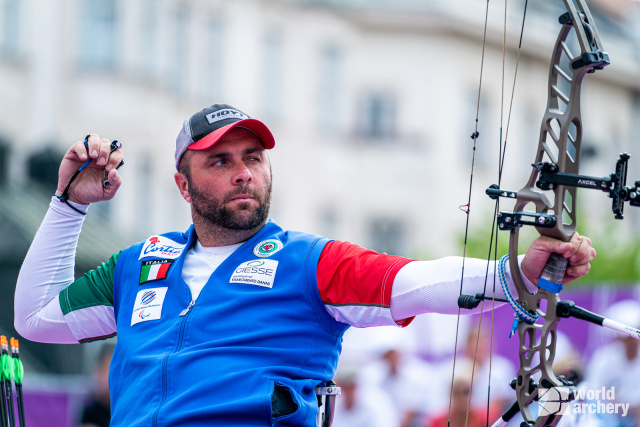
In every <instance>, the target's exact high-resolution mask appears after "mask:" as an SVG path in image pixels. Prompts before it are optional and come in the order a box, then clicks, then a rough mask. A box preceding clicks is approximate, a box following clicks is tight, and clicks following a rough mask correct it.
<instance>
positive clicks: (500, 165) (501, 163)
mask: <svg viewBox="0 0 640 427" xmlns="http://www.w3.org/2000/svg"><path fill="white" fill-rule="evenodd" d="M527 4H528V0H525V6H524V14H523V18H522V28H521V31H520V41H519V45H518V54H517V59H516V66H515V72H514V78H513V87H512V90H511V100H510V104H509V113H508V118H507V126H506V132H505V139H504V144H503V142H502V134H503V128H504V127H503V118H504V89H505V64H506V32H507V1H506V0H505V12H504V30H503V48H502V50H503V53H502V79H501V86H502V94H501V101H500V136H499V145H500V147H499V151H498V186H499V185H500V182H501V179H502V170H503V166H504V157H505V152H506V145H507V137H508V134H509V125H510V122H511V112H512V108H513V99H514V93H515V86H516V79H517V74H518V65H519V62H520V54H521V49H522V37H523V33H524V24H525V18H526V12H527ZM488 14H489V0H487V8H486V13H485V25H484V35H483V43H482V58H481V65H480V81H479V84H478V98H477V99H478V100H477V105H476V119H475V131H474V133H473V134H472V135H471V137H472V139H473V155H472V160H471V173H470V179H469V199H468V203H467V205H466V206H467V207H468V208H467V212H466V213H467V214H468V213H469V211H470V209H469V207H470V205H471V193H472V187H473V171H474V165H475V154H476V142H477V138H478V137H479V133H478V123H479V111H480V97H481V92H482V77H483V70H484V57H485V51H486V40H487V25H488ZM498 212H499V199H496V204H495V210H494V218H496V215H497V213H498ZM495 226H496V222H495V220H492V228H491V236H490V243H489V253H488V256H487V271H486V273H485V283H484V290H483V295H486V288H487V281H488V270H489V264H490V260H491V250H492V246H493V250H494V260H496V259H497V247H498V233H495ZM468 232H469V215H467V219H466V227H465V237H464V249H463V259H462V275H461V279H460V295H462V289H463V283H464V267H465V260H466V251H467V241H468ZM494 236H495V246H494V245H493V240H494ZM496 268H497V267H496V265H495V264H494V281H493V295H494V296H495V289H496V281H495V276H496V271H495V270H496ZM460 310H461V309H460V307H458V318H457V325H456V339H455V348H454V356H453V371H452V375H451V388H450V394H449V417H448V422H447V425H448V426H450V423H451V410H452V401H453V383H454V379H455V366H456V356H457V347H458V335H459V328H460ZM494 311H495V299H492V307H491V337H490V347H489V379H488V380H489V386H488V390H487V426H488V425H489V406H490V395H491V364H492V357H493V325H494ZM482 312H484V298H483V299H482V305H481V308H480V313H482ZM481 327H482V316H481V317H480V321H479V323H478V333H477V334H476V348H475V353H474V360H473V368H472V372H471V384H470V393H469V400H468V404H467V412H466V419H465V426H466V425H467V424H468V420H469V412H470V408H471V396H472V391H473V378H474V373H475V365H476V360H477V353H478V345H479V340H480V331H481Z"/></svg>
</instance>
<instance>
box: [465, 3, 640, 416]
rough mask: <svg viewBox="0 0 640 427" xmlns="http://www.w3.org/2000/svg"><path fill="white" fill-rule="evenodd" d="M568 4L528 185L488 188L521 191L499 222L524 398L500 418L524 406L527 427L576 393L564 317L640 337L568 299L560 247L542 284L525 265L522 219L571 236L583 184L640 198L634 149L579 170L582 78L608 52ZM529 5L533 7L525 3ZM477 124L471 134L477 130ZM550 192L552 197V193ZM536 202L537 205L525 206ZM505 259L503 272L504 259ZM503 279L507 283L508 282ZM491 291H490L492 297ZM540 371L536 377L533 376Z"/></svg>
mask: <svg viewBox="0 0 640 427" xmlns="http://www.w3.org/2000/svg"><path fill="white" fill-rule="evenodd" d="M563 1H564V4H565V7H566V9H567V12H566V13H564V14H562V15H561V16H560V18H559V22H560V25H561V29H560V33H559V35H558V38H557V41H556V44H555V46H554V49H553V54H552V58H551V65H550V68H549V88H548V100H547V107H546V112H545V114H544V117H543V119H542V125H541V129H540V138H539V142H538V148H537V151H536V157H535V162H534V164H533V169H532V171H531V175H530V177H529V179H528V181H527V183H526V185H525V186H524V187H523V188H522V189H521V190H519V191H518V192H517V193H516V192H513V191H504V190H501V189H500V188H499V186H498V185H493V186H491V187H490V188H489V189H487V191H486V192H487V194H488V195H489V196H490V197H491V198H494V199H498V198H499V197H507V198H514V199H515V205H514V211H513V212H500V213H498V214H497V224H498V227H499V228H500V229H502V230H509V231H510V240H509V255H508V258H509V263H510V267H511V276H512V278H513V281H514V284H515V287H516V290H517V292H518V298H519V301H517V302H516V301H515V300H514V299H513V297H511V295H510V292H509V291H508V288H507V289H505V294H506V295H507V298H508V299H509V300H510V303H511V305H512V307H513V308H514V309H515V311H516V322H514V328H515V324H517V332H518V337H519V362H520V367H519V370H518V374H517V378H516V379H515V380H514V382H512V386H513V387H514V388H515V391H516V395H517V401H516V403H514V405H513V406H512V408H510V409H509V410H508V411H507V412H506V413H505V414H504V415H503V417H502V419H501V420H499V421H498V422H496V423H495V424H494V426H499V425H504V424H505V423H506V422H507V421H509V419H511V418H512V417H513V416H514V415H515V414H516V413H517V412H521V413H522V416H523V418H524V420H525V423H523V424H522V426H523V427H541V426H555V425H557V424H558V422H559V421H560V419H561V417H562V411H561V410H562V409H563V405H566V404H568V403H569V402H570V401H571V400H573V399H574V391H575V387H574V386H573V384H572V383H570V382H568V381H566V380H564V378H562V377H557V376H556V375H555V374H554V373H553V370H552V365H553V362H554V359H555V356H556V344H557V335H556V328H557V326H558V323H559V322H560V319H561V318H563V317H564V318H566V317H570V316H573V317H577V318H580V319H583V320H587V321H590V322H593V323H596V324H599V325H601V326H606V327H610V328H612V329H615V330H617V331H620V332H623V333H626V334H628V335H630V336H633V337H635V338H638V339H640V331H638V330H637V329H634V328H631V327H628V326H626V325H621V324H619V323H616V322H613V321H611V320H609V319H605V318H603V317H601V316H598V315H596V314H593V313H591V312H588V311H586V310H583V309H581V308H579V307H576V306H575V304H573V303H572V302H571V301H561V300H560V298H559V295H558V294H559V292H560V291H561V290H562V279H563V277H564V273H565V270H566V267H567V262H568V261H567V260H566V259H564V258H563V257H562V256H561V255H559V254H554V255H552V257H551V258H550V259H549V261H548V263H547V265H546V267H545V269H544V271H543V274H542V277H541V279H540V282H539V283H538V287H539V289H538V291H537V292H536V293H535V294H531V293H530V292H529V291H528V290H527V287H526V286H525V281H524V279H523V277H522V275H521V272H520V268H519V265H518V258H517V256H518V240H519V230H520V227H522V226H523V225H533V226H535V227H536V229H537V231H538V232H539V233H540V234H541V235H544V236H549V237H553V238H555V239H560V240H563V241H569V240H570V239H571V236H572V235H573V234H574V232H575V231H576V211H577V209H576V207H577V204H576V203H577V197H576V189H577V187H583V188H592V189H598V190H601V191H604V192H606V193H607V194H608V195H609V197H610V198H612V199H613V206H612V209H613V212H614V214H615V217H616V219H622V217H623V207H624V202H626V201H628V202H630V204H631V205H633V206H640V197H636V196H637V195H638V188H639V187H640V181H636V183H635V186H633V187H627V186H626V178H627V177H626V175H627V162H628V159H629V156H628V155H627V154H624V153H623V154H622V155H620V158H619V159H618V161H617V164H616V168H615V172H614V173H612V174H611V175H610V176H608V177H604V178H597V177H589V176H581V175H578V171H579V166H580V148H581V142H582V119H581V110H580V89H581V85H582V80H583V78H584V77H585V76H586V75H587V74H589V73H593V72H595V71H596V70H601V69H603V68H604V67H605V66H606V65H608V64H609V56H608V54H607V53H605V52H604V50H603V48H602V44H601V41H600V37H599V35H598V31H597V29H596V26H595V23H594V20H593V17H592V15H591V13H590V11H589V8H588V7H587V4H586V3H585V1H584V0H563ZM525 11H526V7H525ZM570 34H575V38H576V39H577V41H578V43H579V46H580V53H578V54H574V53H573V52H572V51H571V49H570V45H569V43H568V41H567V39H568V37H569V35H570ZM477 136H478V134H477V132H476V133H474V135H472V137H474V140H475V138H476V137H477ZM548 196H551V197H552V200H550V198H549V197H548ZM530 204H533V205H534V206H535V212H533V211H525V210H524V208H525V206H527V205H530ZM505 259H506V257H505V258H504V259H503V260H502V261H501V264H500V265H501V266H502V268H501V274H504V273H503V264H502V263H503V262H504V261H505ZM503 286H504V283H503ZM489 298H490V297H487V299H489ZM482 299H485V297H484V295H483V294H478V295H476V296H475V297H471V296H466V295H461V298H460V300H459V305H460V306H461V307H462V308H473V307H475V306H477V305H478V303H479V301H480V300H482ZM534 375H535V376H536V378H537V377H538V375H539V383H538V384H536V383H535V381H534V378H533V376H534ZM550 390H551V391H553V396H554V398H552V399H550V400H549V402H551V403H553V404H555V406H556V410H546V411H544V410H541V411H540V413H539V414H538V417H537V418H536V417H534V415H533V414H532V412H531V410H530V409H529V405H530V404H531V403H532V402H533V401H534V400H538V399H543V396H542V394H543V393H547V396H546V397H547V398H548V392H549V391H550Z"/></svg>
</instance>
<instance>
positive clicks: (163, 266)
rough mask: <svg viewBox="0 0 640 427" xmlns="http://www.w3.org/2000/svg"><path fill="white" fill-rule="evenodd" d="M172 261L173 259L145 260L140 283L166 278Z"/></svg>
mask: <svg viewBox="0 0 640 427" xmlns="http://www.w3.org/2000/svg"><path fill="white" fill-rule="evenodd" d="M172 262H173V260H172V259H154V260H151V261H143V262H142V268H141V269H140V284H141V285H142V284H143V283H147V282H151V281H153V280H160V279H164V278H166V277H167V273H168V272H169V267H171V263H172Z"/></svg>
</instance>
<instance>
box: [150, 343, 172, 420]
mask: <svg viewBox="0 0 640 427" xmlns="http://www.w3.org/2000/svg"><path fill="white" fill-rule="evenodd" d="M169 356H171V355H170V354H167V355H166V356H164V358H163V359H162V398H161V399H160V403H159V404H158V407H157V408H156V410H155V412H154V413H153V427H157V426H158V414H159V413H160V409H162V407H163V406H164V401H165V400H167V362H168V361H169Z"/></svg>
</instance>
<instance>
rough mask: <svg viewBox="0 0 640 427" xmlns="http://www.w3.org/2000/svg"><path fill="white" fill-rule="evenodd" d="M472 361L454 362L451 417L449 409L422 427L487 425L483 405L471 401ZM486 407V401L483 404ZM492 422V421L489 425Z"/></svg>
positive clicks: (434, 416) (461, 360)
mask: <svg viewBox="0 0 640 427" xmlns="http://www.w3.org/2000/svg"><path fill="white" fill-rule="evenodd" d="M472 371H473V360H470V359H466V358H459V359H458V360H457V361H456V372H455V375H454V378H453V384H452V386H451V417H450V418H449V408H448V407H447V408H446V409H445V410H444V411H441V412H440V413H438V414H435V415H432V416H430V417H427V419H426V420H427V421H426V422H425V424H424V427H449V426H456V427H457V426H467V427H484V426H486V425H487V415H486V410H485V409H484V406H483V405H477V404H476V403H474V402H473V400H471V406H469V402H470V399H469V397H470V395H471V374H472ZM484 405H486V400H485V404H484ZM491 422H493V420H492V419H490V420H489V423H491Z"/></svg>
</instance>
